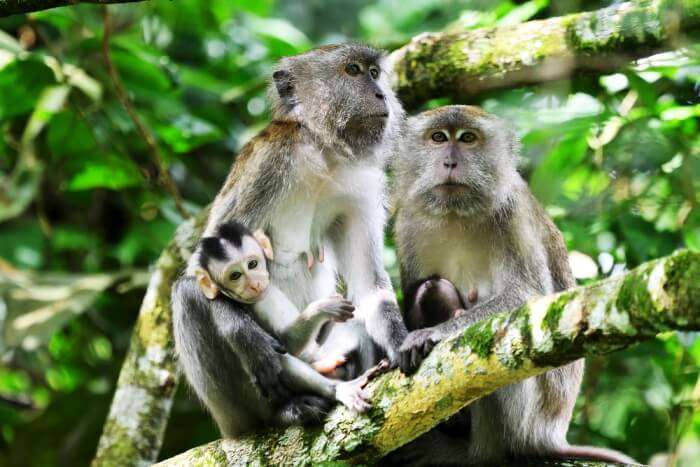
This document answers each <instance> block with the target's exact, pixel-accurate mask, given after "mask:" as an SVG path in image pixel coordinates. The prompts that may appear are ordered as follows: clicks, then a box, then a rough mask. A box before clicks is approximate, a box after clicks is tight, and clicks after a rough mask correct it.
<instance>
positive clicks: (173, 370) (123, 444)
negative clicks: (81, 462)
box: [92, 210, 208, 467]
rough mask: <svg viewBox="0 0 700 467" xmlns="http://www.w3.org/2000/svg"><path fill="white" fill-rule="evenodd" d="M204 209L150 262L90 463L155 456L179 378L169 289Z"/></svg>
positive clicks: (137, 461) (138, 461) (144, 460)
mask: <svg viewBox="0 0 700 467" xmlns="http://www.w3.org/2000/svg"><path fill="white" fill-rule="evenodd" d="M207 214H208V210H204V211H203V212H202V213H200V215H199V216H197V218H195V219H193V220H190V221H187V222H185V223H183V224H182V225H181V226H180V227H179V228H178V230H177V232H176V233H175V239H174V240H173V241H172V242H171V243H170V245H168V247H167V248H166V249H165V251H163V253H162V254H161V256H160V258H159V259H158V262H157V263H156V267H155V270H154V271H153V275H152V276H151V280H150V282H149V284H148V288H147V290H146V295H145V297H144V299H143V303H142V305H141V310H140V311H139V318H138V322H137V323H136V328H135V329H134V333H133V335H132V337H131V344H130V346H129V352H128V354H127V356H126V359H125V360H124V364H123V365H122V370H121V373H120V374H119V380H118V381H117V390H116V392H115V393H114V399H113V400H112V406H111V408H110V411H109V415H107V420H106V421H105V424H104V428H103V432H102V437H101V438H100V442H99V444H98V446H97V454H96V455H95V459H94V460H93V463H92V465H93V466H115V467H121V466H128V465H150V464H151V463H153V462H154V461H155V460H156V458H157V457H158V452H159V451H160V447H161V444H162V442H163V434H164V433H165V428H166V426H167V424H168V416H169V415H170V407H171V406H172V402H173V397H174V396H175V389H176V387H177V381H178V379H179V375H178V372H177V361H176V357H175V348H174V339H173V332H172V315H171V312H170V291H171V289H172V284H173V282H174V281H175V279H176V278H177V276H178V274H179V273H180V271H181V269H182V268H183V266H184V264H185V263H186V261H187V258H189V256H190V255H191V252H192V250H193V247H194V244H195V243H196V242H197V239H198V238H199V236H200V234H201V231H202V229H203V228H204V222H205V221H206V216H207Z"/></svg>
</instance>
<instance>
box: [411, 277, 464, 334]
mask: <svg viewBox="0 0 700 467" xmlns="http://www.w3.org/2000/svg"><path fill="white" fill-rule="evenodd" d="M476 293H477V292H476V290H474V291H472V292H470V294H469V295H470V296H469V298H468V300H469V302H470V303H469V305H471V304H473V302H475V301H476V299H477V298H476ZM404 308H405V309H406V310H407V311H406V327H407V328H408V330H409V331H415V330H416V329H422V328H428V327H433V326H436V325H438V324H440V323H443V322H445V321H447V320H450V319H452V318H454V317H456V316H461V315H462V314H463V313H465V308H466V306H465V300H464V299H463V298H462V296H461V295H460V293H459V291H458V290H457V288H456V287H455V286H454V284H452V282H450V281H449V280H447V279H444V278H442V277H439V276H430V277H427V278H425V279H420V280H418V281H416V282H414V283H413V284H411V285H409V286H408V287H407V288H406V291H405V295H404Z"/></svg>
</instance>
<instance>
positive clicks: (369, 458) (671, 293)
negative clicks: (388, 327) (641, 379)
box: [160, 250, 700, 466]
mask: <svg viewBox="0 0 700 467" xmlns="http://www.w3.org/2000/svg"><path fill="white" fill-rule="evenodd" d="M699 278H700V254H698V253H691V252H689V251H685V250H683V251H679V252H677V253H675V254H673V255H671V256H669V257H666V258H662V259H659V260H655V261H651V262H649V263H645V264H643V265H641V266H640V267H639V268H637V269H635V270H633V271H630V272H629V273H627V274H625V275H622V276H619V277H615V278H610V279H607V280H604V281H601V282H598V283H596V284H592V285H589V286H585V287H578V288H575V289H571V290H569V291H566V292H563V293H560V294H556V295H550V296H545V297H540V298H537V299H534V300H532V301H530V302H529V303H527V304H526V305H524V306H522V307H520V308H518V309H517V310H514V311H511V312H506V313H501V314H498V315H495V316H492V317H490V318H489V319H487V320H484V321H483V322H480V323H476V324H474V325H472V326H470V327H468V328H467V329H465V330H464V331H463V332H461V333H459V334H458V335H455V336H453V337H452V338H450V339H447V340H446V341H445V342H442V343H440V344H439V345H438V346H436V347H435V349H433V351H432V353H431V354H430V355H429V356H428V358H427V359H426V360H425V361H424V362H423V364H422V365H421V367H420V369H419V371H418V372H417V373H416V374H415V375H414V376H412V377H410V378H409V377H406V376H405V375H402V374H401V373H399V372H398V371H393V372H391V373H389V374H387V375H384V376H382V377H380V378H379V379H378V380H376V381H375V382H373V383H371V386H370V388H369V390H370V392H371V394H372V404H373V407H372V409H371V410H370V412H369V413H367V414H363V415H355V414H352V413H350V412H349V411H348V410H347V409H345V408H343V407H339V408H336V409H335V410H334V411H333V412H332V413H331V414H330V415H329V416H328V418H327V419H326V421H325V423H324V425H323V426H321V427H312V428H307V429H302V428H301V427H292V428H289V429H287V430H270V431H267V432H264V433H258V434H254V435H251V436H248V437H244V438H240V439H236V440H220V441H215V442H214V443H211V444H209V445H206V446H203V447H200V448H196V449H194V450H190V451H187V452H185V453H183V454H181V455H179V456H177V457H175V458H173V459H170V460H167V461H164V462H163V463H162V464H160V465H163V466H168V465H197V463H198V462H199V461H200V460H202V459H206V460H207V463H209V462H211V459H214V458H216V459H219V460H223V458H224V457H222V456H221V454H220V453H221V452H223V453H225V458H226V463H228V464H229V465H230V464H233V463H237V464H246V463H249V462H250V463H253V464H255V463H264V464H269V465H289V464H294V465H315V464H319V463H324V462H349V463H374V462H377V461H378V460H379V459H380V458H381V457H382V456H384V455H385V454H387V453H389V452H391V451H393V450H394V449H396V448H398V447H400V446H401V445H403V444H405V443H406V442H408V441H410V440H412V439H414V438H416V437H417V436H419V435H420V434H422V433H424V432H425V431H427V430H429V429H431V428H432V427H434V426H435V425H437V424H438V423H440V422H441V421H442V420H444V419H445V418H447V417H449V416H450V415H452V414H454V413H456V412H457V411H458V410H460V409H461V408H463V407H464V406H466V405H468V404H469V403H470V402H472V401H474V400H476V399H478V398H480V397H483V396H485V395H488V394H490V393H491V392H493V391H494V390H496V389H498V388H500V387H503V386H506V385H508V384H512V383H514V382H517V381H521V380H523V379H525V378H528V377H530V376H534V375H537V374H540V373H542V372H545V371H547V370H549V369H551V368H553V367H556V366H560V365H564V364H567V363H570V362H572V361H575V360H577V359H579V358H581V357H584V356H586V355H591V354H601V353H607V352H610V351H612V350H617V349H620V348H624V347H627V346H630V345H633V344H635V343H637V342H639V341H640V340H643V339H651V338H653V336H655V335H656V334H657V333H658V332H662V331H665V330H667V329H684V330H700V311H699V310H698V303H700V280H698V279H699ZM642 301H643V302H644V306H640V305H641V304H642ZM207 465H208V464H207ZM220 465H225V464H220ZM549 465H562V464H561V463H558V464H557V463H555V464H549ZM575 465H581V464H579V463H576V464H575ZM590 465H600V464H596V463H591V464H590Z"/></svg>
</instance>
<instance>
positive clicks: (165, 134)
mask: <svg viewBox="0 0 700 467" xmlns="http://www.w3.org/2000/svg"><path fill="white" fill-rule="evenodd" d="M156 132H157V133H158V136H160V137H161V138H162V139H163V141H165V142H166V143H167V144H168V145H169V146H170V147H171V148H172V149H173V151H175V152H178V153H184V152H189V151H191V150H192V149H194V148H196V147H198V146H201V145H202V144H205V143H209V142H212V141H216V140H218V139H220V138H221V137H222V133H221V131H219V129H218V128H217V127H215V126H214V125H212V124H211V123H209V122H207V121H206V120H202V119H200V118H197V117H195V116H194V115H190V114H184V115H180V116H178V117H177V118H176V119H175V120H173V121H172V122H169V124H167V125H160V126H158V127H156Z"/></svg>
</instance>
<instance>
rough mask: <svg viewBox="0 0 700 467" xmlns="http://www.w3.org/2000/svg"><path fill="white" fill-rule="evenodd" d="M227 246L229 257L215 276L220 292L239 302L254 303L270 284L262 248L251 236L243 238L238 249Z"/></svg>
mask: <svg viewBox="0 0 700 467" xmlns="http://www.w3.org/2000/svg"><path fill="white" fill-rule="evenodd" d="M228 246H229V249H230V250H231V251H230V254H231V257H230V259H229V260H228V261H227V262H226V263H225V264H220V265H219V268H218V269H219V271H221V274H220V277H217V278H216V280H217V282H218V283H219V284H220V285H221V289H222V293H223V294H224V295H229V296H230V297H231V298H232V299H234V300H238V301H240V302H244V303H255V302H257V301H258V300H260V299H261V298H262V296H263V294H264V293H265V291H266V290H267V286H268V285H270V273H269V272H268V270H267V263H266V262H265V255H264V253H263V249H262V247H261V246H260V244H258V242H257V241H256V240H255V239H253V238H251V237H244V238H243V242H242V244H241V248H240V249H236V248H234V247H233V246H231V245H228ZM214 262H216V260H214ZM211 269H212V268H211V267H210V270H211Z"/></svg>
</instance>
